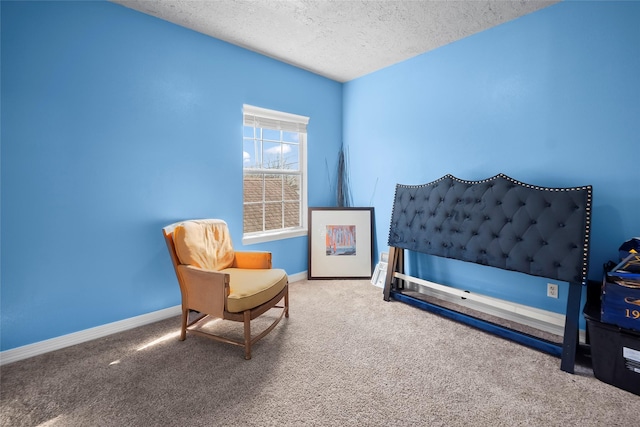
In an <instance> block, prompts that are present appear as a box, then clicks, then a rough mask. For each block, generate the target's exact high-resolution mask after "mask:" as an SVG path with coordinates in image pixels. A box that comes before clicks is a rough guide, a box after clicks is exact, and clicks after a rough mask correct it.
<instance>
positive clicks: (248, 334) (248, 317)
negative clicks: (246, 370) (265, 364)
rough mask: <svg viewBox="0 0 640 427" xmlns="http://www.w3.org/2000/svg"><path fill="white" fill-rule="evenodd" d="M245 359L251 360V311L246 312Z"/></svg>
mask: <svg viewBox="0 0 640 427" xmlns="http://www.w3.org/2000/svg"><path fill="white" fill-rule="evenodd" d="M244 358H245V360H249V359H251V310H245V311H244Z"/></svg>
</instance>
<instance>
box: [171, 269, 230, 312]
mask: <svg viewBox="0 0 640 427" xmlns="http://www.w3.org/2000/svg"><path fill="white" fill-rule="evenodd" d="M177 270H178V277H179V278H180V290H181V291H182V305H183V309H184V308H187V309H190V310H196V311H199V312H201V313H206V314H211V315H213V316H216V317H220V318H222V317H223V313H224V310H225V307H226V301H227V296H228V295H229V290H230V288H229V275H228V274H225V273H220V272H218V271H212V270H203V269H201V268H198V267H194V266H191V265H183V264H179V265H178V268H177Z"/></svg>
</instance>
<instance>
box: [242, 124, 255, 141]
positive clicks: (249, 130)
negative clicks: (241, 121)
mask: <svg viewBox="0 0 640 427" xmlns="http://www.w3.org/2000/svg"><path fill="white" fill-rule="evenodd" d="M242 132H243V134H242V135H243V136H244V137H245V138H253V126H244V128H243V130H242Z"/></svg>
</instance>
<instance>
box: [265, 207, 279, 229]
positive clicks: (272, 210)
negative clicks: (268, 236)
mask: <svg viewBox="0 0 640 427" xmlns="http://www.w3.org/2000/svg"><path fill="white" fill-rule="evenodd" d="M279 228H282V203H269V204H268V205H265V224H264V229H265V231H266V230H277V229H279Z"/></svg>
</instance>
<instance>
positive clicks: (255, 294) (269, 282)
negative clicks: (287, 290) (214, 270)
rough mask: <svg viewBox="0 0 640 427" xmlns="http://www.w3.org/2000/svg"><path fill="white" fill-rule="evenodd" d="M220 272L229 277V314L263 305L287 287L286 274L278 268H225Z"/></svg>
mask: <svg viewBox="0 0 640 427" xmlns="http://www.w3.org/2000/svg"><path fill="white" fill-rule="evenodd" d="M220 272H221V273H225V274H228V275H229V285H230V287H231V290H230V292H229V296H228V297H227V307H226V310H227V311H228V312H230V313H239V312H242V311H244V310H249V309H252V308H255V307H257V306H259V305H261V304H264V303H265V302H267V301H269V300H270V299H271V298H273V297H275V296H276V295H278V293H280V291H282V290H283V289H284V287H285V286H286V285H287V274H286V272H285V271H284V270H282V269H279V268H272V269H240V268H225V269H224V270H221V271H220Z"/></svg>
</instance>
